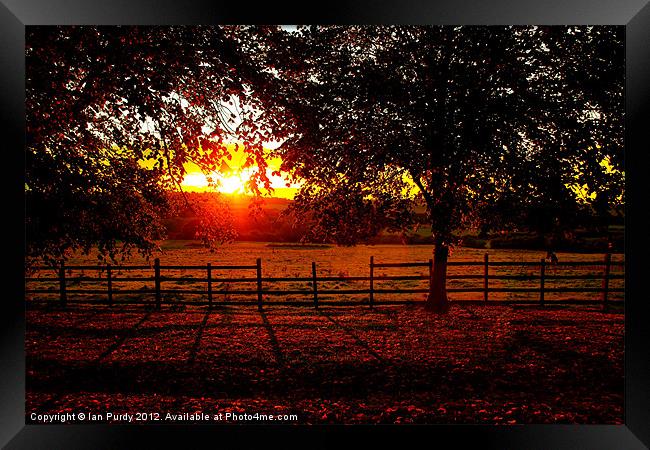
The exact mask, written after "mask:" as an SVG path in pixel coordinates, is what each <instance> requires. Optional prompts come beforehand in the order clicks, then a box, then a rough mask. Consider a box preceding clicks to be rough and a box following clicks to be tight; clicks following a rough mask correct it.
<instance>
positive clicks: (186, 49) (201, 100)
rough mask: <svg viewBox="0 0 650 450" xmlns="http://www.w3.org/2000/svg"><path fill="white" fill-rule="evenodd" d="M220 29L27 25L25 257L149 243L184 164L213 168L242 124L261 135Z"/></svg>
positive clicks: (252, 150)
mask: <svg viewBox="0 0 650 450" xmlns="http://www.w3.org/2000/svg"><path fill="white" fill-rule="evenodd" d="M227 32H228V31H227V29H223V28H218V27H210V28H202V27H85V26H84V27H29V28H28V29H27V35H26V74H27V80H26V86H27V134H26V140H27V145H26V147H27V149H26V151H27V155H26V167H27V170H26V186H25V190H26V200H27V217H26V223H27V242H28V249H27V255H28V257H42V258H45V259H49V260H57V259H60V258H63V257H65V254H66V252H68V251H69V250H73V249H78V248H82V249H84V250H89V249H90V248H91V247H92V246H93V245H98V247H99V250H100V258H102V257H111V258H114V257H115V256H116V254H118V253H126V252H128V250H129V249H130V248H132V247H137V248H138V249H140V250H141V251H143V252H145V253H148V252H150V251H151V250H152V249H153V248H154V247H155V244H154V239H156V238H159V237H161V236H162V233H163V231H164V230H163V228H162V226H161V223H160V218H161V216H162V215H164V214H165V213H166V212H167V211H168V209H169V207H170V200H169V199H168V196H167V192H169V191H174V190H176V191H178V190H180V182H181V181H182V179H183V175H184V172H185V169H184V164H185V163H186V162H190V161H191V162H194V163H196V164H198V165H199V166H200V167H201V169H202V170H203V171H204V172H205V173H209V172H211V171H214V170H217V169H218V168H219V167H220V165H221V162H222V161H223V160H224V158H228V157H229V155H230V154H229V152H228V151H227V149H226V146H225V144H224V143H225V142H226V141H227V140H228V139H232V138H233V136H234V137H236V136H237V133H238V130H244V131H245V132H246V134H247V135H248V136H252V137H254V136H257V137H259V138H260V139H261V138H262V137H263V136H262V135H261V134H260V133H258V132H257V131H256V126H255V124H254V121H253V118H254V111H252V110H248V111H245V110H242V109H241V108H240V107H239V105H240V103H241V102H242V101H243V99H244V97H246V88H245V81H244V77H243V75H242V73H243V72H244V70H243V69H241V64H240V61H241V58H240V57H239V56H238V54H237V49H236V47H235V46H234V45H233V44H232V42H231V39H229V38H228V37H227V35H226V34H227ZM248 103H250V104H253V102H252V101H248ZM260 139H257V141H259V140H260ZM244 148H245V150H247V151H248V154H249V155H250V161H249V164H253V163H257V164H259V166H260V167H261V170H259V171H258V172H256V173H254V175H253V178H254V179H256V180H258V181H259V180H261V181H262V182H264V180H265V177H266V174H265V170H264V167H265V160H264V158H263V157H262V154H261V151H262V148H261V146H260V145H257V144H254V143H252V142H251V141H245V142H244ZM194 207H195V208H200V205H194ZM204 216H205V217H206V220H208V218H209V217H210V213H209V212H208V213H206V214H204ZM206 232H208V235H206V238H208V240H213V239H225V238H227V233H228V231H227V230H223V229H222V227H221V226H219V223H217V222H211V225H210V226H209V227H208V228H207V229H206ZM215 233H216V236H214V234H215ZM223 233H226V234H225V235H224V234H223ZM118 242H120V243H121V245H120V244H118Z"/></svg>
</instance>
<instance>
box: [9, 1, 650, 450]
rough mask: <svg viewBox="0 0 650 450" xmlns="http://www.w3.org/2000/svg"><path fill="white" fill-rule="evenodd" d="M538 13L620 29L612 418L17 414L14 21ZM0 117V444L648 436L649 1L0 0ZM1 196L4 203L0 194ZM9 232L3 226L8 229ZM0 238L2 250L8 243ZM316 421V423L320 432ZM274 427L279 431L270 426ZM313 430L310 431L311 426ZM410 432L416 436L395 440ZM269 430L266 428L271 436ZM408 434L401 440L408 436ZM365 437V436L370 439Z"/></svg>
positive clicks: (511, 441) (536, 16) (471, 443)
mask: <svg viewBox="0 0 650 450" xmlns="http://www.w3.org/2000/svg"><path fill="white" fill-rule="evenodd" d="M232 23H268V24H271V23H277V24H295V23H310V24H311V23H320V24H329V23H344V24H345V23H348V24H389V23H392V24H436V25H449V24H455V25H462V24H475V25H484V24H485V25H487V24H499V25H505V24H545V25H560V24H564V25H566V24H573V25H601V24H602V25H620V26H625V30H626V77H627V82H626V149H625V151H626V161H625V166H626V167H625V168H626V180H627V188H626V191H627V194H626V195H627V201H626V203H627V205H628V207H627V208H626V243H625V253H626V268H625V286H626V295H625V299H626V300H625V326H626V329H625V424H624V425H619V426H616V425H584V426H582V425H517V426H507V427H504V426H486V425H431V426H385V427H384V426H372V427H368V426H357V427H343V426H327V427H324V426H314V427H301V426H292V427H285V426H223V425H219V426H189V425H188V426H185V425H147V426H129V425H25V413H24V411H25V398H24V397H25V395H24V394H25V356H24V337H25V336H24V333H25V317H24V312H25V311H24V281H23V280H24V273H23V267H24V265H23V258H24V221H23V217H21V212H22V211H23V209H24V200H23V199H24V180H23V175H24V170H23V168H24V156H23V155H24V153H23V149H24V128H25V107H24V100H25V97H24V94H25V81H24V79H25V76H24V75H25V61H24V32H25V26H28V25H55V24H57V25H58V24H60V25H68V24H104V25H120V24H123V25H127V24H132V25H133V24H165V25H174V24H232ZM0 36H1V41H0V70H1V73H2V75H1V76H2V81H1V83H0V96H1V101H0V114H1V115H0V118H1V120H2V124H3V125H5V128H6V129H7V132H5V133H3V140H2V147H3V149H2V150H3V151H2V155H3V166H4V167H3V172H4V174H3V175H4V177H2V178H3V181H5V183H6V186H5V187H4V190H3V191H0V192H2V193H3V194H4V196H3V198H4V200H5V205H4V207H5V208H6V209H7V213H6V214H5V218H6V221H5V222H6V223H7V224H9V223H11V225H13V227H15V228H13V227H12V228H10V229H9V228H8V229H7V231H6V233H8V234H7V236H8V237H6V238H5V239H6V240H5V246H4V247H6V251H5V255H4V256H5V258H4V260H5V261H6V262H7V264H6V265H5V267H4V269H3V271H2V273H3V274H4V276H5V280H4V282H3V283H2V285H3V286H4V288H5V289H3V290H2V291H0V298H1V301H0V305H1V306H0V317H2V319H1V320H2V327H1V328H0V331H1V335H0V342H1V344H2V364H1V366H2V368H3V375H2V377H0V408H1V409H2V411H1V413H0V443H1V444H3V446H6V448H11V449H17V448H65V449H70V448H93V449H101V448H132V447H139V446H143V445H144V446H145V448H155V447H168V446H181V444H182V446H183V447H185V448H193V447H194V446H193V445H192V444H190V443H191V442H192V441H194V440H195V439H204V438H205V439H208V442H211V443H212V444H215V445H217V446H225V445H226V444H227V443H237V444H238V445H237V446H238V447H244V448H246V447H247V446H248V445H247V443H248V442H249V441H250V439H252V438H254V439H260V438H262V439H264V440H265V444H264V445H266V446H269V445H271V444H273V443H274V442H277V443H279V444H281V445H282V446H287V445H289V444H291V443H293V442H294V441H296V440H304V441H305V442H304V444H303V445H308V444H309V445H310V446H312V447H315V446H318V445H328V446H331V445H339V443H341V442H344V441H346V440H347V439H348V437H349V434H350V433H355V434H357V433H359V432H363V433H364V434H367V436H366V437H365V438H364V439H366V440H370V441H367V442H366V446H370V445H373V444H372V442H376V443H377V445H378V444H379V443H383V444H386V443H389V442H390V441H391V440H393V441H397V440H399V441H400V442H401V444H402V445H413V446H420V445H423V444H422V443H425V445H426V443H431V444H433V445H435V444H439V443H441V442H443V441H446V442H449V443H453V444H452V445H453V446H454V447H455V448H464V447H467V448H481V449H488V448H499V449H509V448H513V449H523V448H525V449H551V448H552V449H575V448H584V449H607V450H612V449H625V450H633V449H642V448H647V447H649V446H650V347H649V346H647V345H646V344H647V343H648V342H650V339H648V338H649V337H650V332H649V331H648V327H646V326H645V322H646V321H647V320H648V316H646V314H645V313H646V311H647V307H646V305H647V303H648V299H647V298H645V296H644V295H643V294H644V290H643V288H644V286H643V277H644V269H645V267H646V263H645V262H644V261H645V258H646V255H647V252H646V250H647V239H645V238H644V232H645V233H647V230H648V229H650V226H649V225H650V223H649V222H650V221H649V214H648V208H647V206H646V202H645V201H644V200H646V198H645V196H646V195H647V191H648V189H647V186H646V185H645V182H646V181H645V178H647V176H646V177H644V173H643V171H644V170H647V169H645V168H644V164H643V162H644V159H643V158H644V153H645V152H646V151H647V148H648V143H647V136H646V135H647V133H646V132H645V131H646V129H647V123H648V122H646V120H644V119H646V118H647V117H648V115H647V112H648V105H649V104H650V101H649V93H650V92H649V91H650V4H648V0H618V1H617V0H610V1H605V0H553V1H540V0H519V1H512V0H498V1H489V2H488V1H485V0H483V1H480V0H446V1H438V2H435V3H432V2H427V3H425V2H416V1H414V0H401V1H394V2H390V3H389V2H387V1H376V2H373V1H371V0H365V1H356V2H352V1H349V2H346V1H334V0H330V1H328V2H325V3H323V4H322V5H320V6H317V7H315V8H314V9H309V7H308V6H307V2H304V3H301V2H285V3H284V4H282V5H278V4H277V3H273V2H264V3H262V4H260V5H256V4H253V3H251V2H232V1H231V2H223V1H214V2H210V1H202V0H195V1H172V0H163V1H155V0H148V1H135V0H130V1H128V0H110V1H109V0H104V1H102V2H97V3H90V2H84V0H67V1H66V0H49V1H47V0H29V1H27V0H0ZM10 199H13V200H14V201H15V205H16V206H13V207H11V206H9V200H10ZM9 236H10V237H9ZM8 250H10V251H9V252H8ZM324 432H326V433H324ZM279 433H281V435H282V436H279ZM314 434H318V435H319V436H318V437H315V436H314ZM404 434H408V435H409V438H410V437H411V435H412V434H418V435H419V436H418V437H419V438H421V439H423V440H418V441H416V440H410V439H409V441H404V440H403V439H404V436H403V435H404ZM276 438H277V440H275V439H276ZM409 442H410V443H411V444H409ZM373 446H374V445H373Z"/></svg>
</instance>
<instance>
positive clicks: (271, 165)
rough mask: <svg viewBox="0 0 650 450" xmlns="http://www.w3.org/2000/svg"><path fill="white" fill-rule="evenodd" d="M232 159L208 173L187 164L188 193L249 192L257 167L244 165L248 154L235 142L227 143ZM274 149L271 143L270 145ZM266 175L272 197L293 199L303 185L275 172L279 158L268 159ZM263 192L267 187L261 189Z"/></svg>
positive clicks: (185, 183) (184, 188) (186, 189)
mask: <svg viewBox="0 0 650 450" xmlns="http://www.w3.org/2000/svg"><path fill="white" fill-rule="evenodd" d="M228 147H229V148H230V154H231V158H230V159H229V160H228V162H227V163H226V162H225V161H224V162H223V163H222V165H221V168H220V169H219V170H217V171H215V172H212V173H210V174H208V175H207V176H206V175H205V174H204V173H203V172H201V170H200V169H199V167H198V166H197V165H196V164H194V163H191V162H188V163H186V164H184V166H185V170H186V174H185V177H184V179H183V182H182V183H181V186H182V187H183V190H185V191H186V192H221V193H224V194H238V195H250V194H251V192H249V190H248V188H247V186H246V184H247V183H248V181H249V180H250V177H251V174H252V173H253V171H254V169H252V168H250V167H247V168H242V167H241V166H242V163H243V162H244V160H245V154H244V152H243V150H242V149H236V148H235V147H234V144H228ZM269 148H272V145H269ZM266 162H267V164H268V167H267V170H266V176H267V178H268V179H269V181H270V183H271V187H272V189H273V192H272V193H271V195H272V196H273V197H279V198H287V199H292V198H293V197H294V195H295V193H296V192H297V191H298V189H299V188H300V185H299V184H297V183H290V182H289V181H288V179H287V177H286V175H285V174H280V175H278V174H275V172H277V171H278V170H279V169H280V165H281V160H280V159H279V158H269V159H268V160H267V161H266ZM261 191H262V193H265V192H266V190H265V189H264V188H261Z"/></svg>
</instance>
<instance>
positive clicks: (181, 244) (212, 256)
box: [28, 241, 623, 303]
mask: <svg viewBox="0 0 650 450" xmlns="http://www.w3.org/2000/svg"><path fill="white" fill-rule="evenodd" d="M431 252H432V247H431V246H429V245H360V246H356V247H336V246H327V245H310V246H303V245H300V244H273V243H258V242H255V243H247V242H238V243H234V244H230V245H225V246H223V247H221V248H220V249H219V250H218V251H217V252H211V251H209V250H207V249H205V248H202V247H200V246H199V244H198V243H197V242H193V241H165V242H162V243H161V252H160V253H159V254H157V256H158V257H160V260H161V264H162V265H205V264H207V263H208V262H211V263H213V265H217V264H221V265H235V264H239V265H241V264H245V265H248V264H251V265H254V264H255V260H256V259H257V258H261V259H262V267H263V276H264V277H311V262H312V261H315V262H316V264H317V272H318V274H319V276H330V277H334V276H335V277H351V276H368V274H369V260H370V256H374V259H375V262H376V263H383V262H415V261H418V262H426V261H428V260H429V259H430V258H431V257H432V254H431ZM487 252H488V254H489V258H490V261H508V262H513V263H518V262H522V261H539V260H540V258H543V257H545V256H546V254H545V252H541V251H534V250H509V249H493V250H489V251H487ZM485 253H486V251H485V250H479V249H472V248H463V247H460V248H457V249H455V250H454V251H453V253H452V254H451V256H450V261H477V262H478V261H483V257H484V254H485ZM558 258H559V260H560V262H568V261H602V260H603V255H602V254H583V253H558ZM612 260H613V261H622V260H623V255H621V254H615V255H613V257H612ZM150 263H151V261H145V260H143V259H142V258H140V257H134V258H132V259H131V260H129V261H127V262H126V264H134V265H139V264H150ZM68 264H69V265H75V264H76V265H88V264H89V265H94V264H97V260H96V258H95V255H77V256H75V257H73V258H72V259H71V260H70V261H69V262H68ZM152 272H153V270H152V269H147V270H139V271H128V272H127V271H120V270H119V269H118V268H115V269H114V272H113V276H114V277H151V276H152V275H153V273H152ZM602 272H603V267H602V266H593V267H592V266H580V267H559V266H558V267H548V268H547V269H546V274H547V275H587V274H594V275H597V276H600V275H601V274H602ZM427 273H428V269H427V268H426V267H421V268H377V269H375V275H376V276H383V275H427ZM448 273H449V274H450V275H454V274H464V275H469V274H476V275H481V274H483V267H482V266H469V267H454V266H450V267H449V271H448ZM611 273H612V274H616V275H622V274H623V267H622V266H613V267H612V272H611ZM98 275H99V276H102V277H105V273H104V272H99V273H98V272H97V271H81V270H70V271H68V274H67V276H70V277H97V276H98ZM162 275H163V276H171V277H181V278H182V279H181V280H176V281H167V282H163V286H162V287H163V289H188V290H205V288H206V283H205V282H203V281H196V280H195V279H196V278H204V277H205V276H206V274H205V271H204V270H201V271H199V270H164V271H163V273H162ZM490 275H518V276H522V275H523V276H530V277H531V278H530V280H495V279H491V280H490V288H512V287H514V288H538V287H539V279H536V278H537V277H539V268H538V267H535V266H524V265H515V266H513V267H500V266H495V267H490ZM34 276H36V277H53V276H56V272H53V271H44V272H39V273H38V274H36V275H34ZM213 277H214V278H219V277H221V278H227V277H251V278H254V277H255V271H254V270H235V271H216V270H215V271H213ZM601 283H602V280H601V279H593V280H586V279H583V280H562V279H560V280H547V281H546V283H545V287H546V288H553V287H559V288H560V287H591V288H600V287H601ZM36 285H37V283H31V282H30V283H28V287H30V288H35V287H39V288H46V289H52V290H53V292H55V291H57V290H58V288H59V287H58V282H57V281H55V280H54V281H52V282H49V283H38V286H36ZM427 286H428V281H427V280H405V281H393V280H388V281H376V282H375V288H376V289H389V288H400V289H420V288H426V287H427ZM482 286H483V280H482V279H460V280H449V281H448V287H449V288H468V287H482ZM69 287H70V288H71V289H100V290H101V289H106V282H105V280H100V281H91V280H83V279H82V280H77V281H74V282H71V283H70V284H69ZM153 287H154V286H153V281H119V282H117V281H116V282H113V289H116V290H119V289H128V290H141V289H146V288H148V289H153ZM622 287H623V280H622V279H615V280H611V281H610V288H614V289H616V288H622ZM255 288H256V285H255V282H254V281H253V282H249V283H237V285H236V286H235V285H234V284H226V283H220V282H218V281H215V282H214V283H213V289H215V290H228V289H231V290H232V289H242V290H255ZM264 288H268V289H272V290H279V289H291V290H299V289H300V290H302V289H304V290H305V294H304V295H302V294H294V295H288V296H275V295H273V296H266V297H265V299H264V302H273V301H274V300H289V301H303V300H304V301H305V302H310V301H311V293H310V289H311V283H310V282H309V281H304V282H282V283H273V284H271V283H269V284H265V286H264ZM367 288H368V282H367V281H354V280H341V281H331V282H323V283H319V289H321V290H325V289H367ZM425 296H426V294H377V295H376V296H375V299H376V300H378V301H381V300H390V301H393V300H423V299H424V298H425ZM32 297H37V298H39V299H42V298H50V299H56V298H57V294H56V293H53V294H51V295H50V294H39V295H38V296H36V295H34V296H30V298H32ZM95 297H97V296H96V295H95ZM164 297H165V300H167V301H174V302H178V303H182V302H184V301H186V300H188V299H203V300H205V295H203V296H197V295H192V296H190V295H180V294H164ZM449 297H450V299H452V300H480V299H482V298H483V297H482V293H480V292H477V293H450V294H449ZM69 298H70V299H71V300H74V299H80V298H86V299H87V298H88V297H87V296H86V295H84V294H70V295H69ZM136 298H139V299H151V300H153V294H147V295H145V294H143V295H138V294H136V295H131V294H116V295H115V299H116V301H120V300H124V301H128V300H129V299H136ZM367 298H368V295H367V294H346V295H341V294H337V295H323V296H322V297H321V300H323V301H359V302H363V301H367ZM537 298H538V294H537V293H535V292H533V293H521V292H518V293H500V292H495V293H490V299H491V300H495V301H496V300H500V299H501V300H503V299H510V300H512V299H531V300H536V299H537ZM599 298H600V294H599V293H595V292H588V293H547V294H546V295H545V299H546V300H547V301H549V302H552V301H553V300H597V299H599ZM609 298H610V299H612V300H622V299H623V293H622V292H612V293H610V295H609ZM90 299H91V300H92V301H94V300H95V298H92V297H91V298H90ZM104 299H105V298H104V296H99V298H97V299H96V300H98V301H103V300H104ZM220 300H228V301H238V300H244V301H245V300H249V301H250V300H255V297H254V296H250V295H248V296H243V295H228V296H224V295H215V302H218V301H220Z"/></svg>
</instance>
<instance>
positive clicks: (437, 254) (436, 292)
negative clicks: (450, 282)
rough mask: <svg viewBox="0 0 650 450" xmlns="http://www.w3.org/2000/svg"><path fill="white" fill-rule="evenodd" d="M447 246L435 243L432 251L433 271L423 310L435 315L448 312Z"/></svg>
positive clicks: (438, 242)
mask: <svg viewBox="0 0 650 450" xmlns="http://www.w3.org/2000/svg"><path fill="white" fill-rule="evenodd" d="M448 256H449V246H448V245H446V244H443V243H442V242H440V241H437V242H436V245H435V248H434V250H433V270H432V271H431V280H430V284H429V296H428V297H427V302H426V304H425V309H427V310H428V311H432V312H436V313H445V312H447V311H448V310H449V301H448V300H447V257H448Z"/></svg>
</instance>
